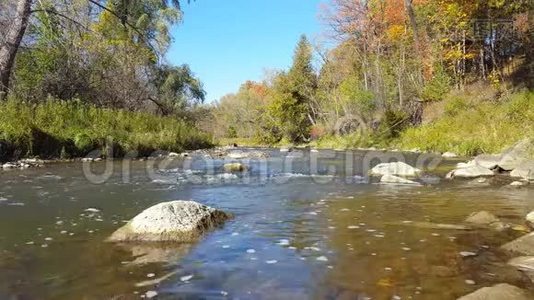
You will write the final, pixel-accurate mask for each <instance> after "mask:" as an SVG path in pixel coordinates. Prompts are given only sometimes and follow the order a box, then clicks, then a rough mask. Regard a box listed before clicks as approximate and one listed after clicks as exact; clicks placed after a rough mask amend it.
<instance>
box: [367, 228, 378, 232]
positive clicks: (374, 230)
mask: <svg viewBox="0 0 534 300" xmlns="http://www.w3.org/2000/svg"><path fill="white" fill-rule="evenodd" d="M365 231H367V232H376V229H367V230H365Z"/></svg>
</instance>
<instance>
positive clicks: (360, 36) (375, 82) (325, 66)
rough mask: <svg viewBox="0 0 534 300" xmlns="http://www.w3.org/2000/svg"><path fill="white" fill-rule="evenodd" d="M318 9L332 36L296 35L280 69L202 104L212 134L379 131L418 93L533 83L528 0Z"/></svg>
mask: <svg viewBox="0 0 534 300" xmlns="http://www.w3.org/2000/svg"><path fill="white" fill-rule="evenodd" d="M321 10H322V11H321V17H322V19H323V20H324V21H325V24H326V29H325V35H326V36H327V38H328V41H329V42H333V43H334V44H335V46H334V47H330V48H329V49H326V50H325V47H323V46H322V45H320V44H318V43H313V44H312V43H311V42H310V41H309V40H308V39H307V38H306V37H305V36H302V37H301V39H300V40H299V41H298V44H297V46H296V50H295V53H294V57H293V64H292V66H291V67H290V69H289V70H281V71H279V72H276V73H275V74H271V75H270V76H268V78H265V79H264V80H263V81H262V82H251V81H249V82H246V83H244V84H243V85H242V86H241V88H240V89H239V91H237V92H236V93H233V94H229V95H226V96H224V97H223V98H222V99H220V101H219V102H218V103H216V105H214V106H213V107H211V113H212V118H213V119H215V122H212V124H214V125H213V126H211V130H212V131H213V132H214V134H215V135H216V136H218V137H226V138H236V137H239V138H247V139H253V140H256V141H258V142H262V143H276V142H280V141H283V140H286V141H288V142H308V141H310V140H313V139H317V138H320V137H323V136H327V135H345V134H351V133H354V132H360V133H363V134H371V135H375V136H376V135H380V138H383V139H389V138H394V137H396V136H398V135H399V133H400V132H401V131H402V130H403V129H404V128H406V127H409V126H412V125H418V124H420V123H421V121H422V112H423V108H424V107H425V105H427V103H432V102H437V101H441V100H442V99H443V98H444V97H445V95H447V94H448V93H450V92H451V91H462V90H466V89H469V87H470V85H471V84H473V83H475V82H484V83H485V84H488V85H490V86H492V88H495V89H496V90H497V91H499V92H503V91H505V90H506V89H508V88H510V87H512V88H521V87H525V88H532V87H533V82H534V72H533V71H534V62H533V59H532V58H533V57H534V52H533V51H534V4H533V3H532V1H529V0H519V1H504V0H489V1H488V0H475V1H473V0H469V1H467V0H387V1H381V0H370V1H354V0H332V1H331V2H330V3H329V4H328V5H325V6H324V7H322V8H321ZM317 61H319V62H318V63H317Z"/></svg>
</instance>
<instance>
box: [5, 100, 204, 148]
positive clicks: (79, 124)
mask: <svg viewBox="0 0 534 300" xmlns="http://www.w3.org/2000/svg"><path fill="white" fill-rule="evenodd" d="M110 138H112V139H113V144H114V146H116V147H117V148H118V149H119V151H118V152H117V153H116V154H117V155H120V154H121V153H125V152H128V151H138V152H139V155H148V154H150V152H152V151H154V150H166V151H183V150H186V149H198V148H205V147H210V146H212V144H211V137H210V136H208V135H207V134H204V133H202V132H200V131H199V130H197V129H195V128H193V127H192V126H190V125H188V124H186V123H185V122H183V121H181V120H178V119H176V118H172V117H160V116H155V115H152V114H149V113H141V112H129V111H124V110H117V109H104V108H97V107H95V106H91V105H85V104H82V103H81V102H79V101H68V102H67V101H57V100H53V99H49V100H47V101H44V102H42V103H40V104H28V103H24V102H21V101H18V100H16V99H9V100H7V101H6V102H2V103H0V141H2V142H3V143H4V144H6V145H8V146H10V147H11V148H14V149H16V150H18V151H20V152H21V153H19V154H20V155H22V156H27V155H39V156H68V157H72V156H83V155H85V154H87V153H88V152H89V151H92V150H95V149H102V148H103V147H105V146H106V145H107V143H109V142H108V141H109V140H110Z"/></svg>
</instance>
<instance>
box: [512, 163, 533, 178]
mask: <svg viewBox="0 0 534 300" xmlns="http://www.w3.org/2000/svg"><path fill="white" fill-rule="evenodd" d="M510 176H512V177H518V178H523V179H525V180H528V181H534V160H528V161H524V162H523V163H522V164H521V165H520V166H518V167H517V168H515V169H514V170H513V171H512V172H511V173H510Z"/></svg>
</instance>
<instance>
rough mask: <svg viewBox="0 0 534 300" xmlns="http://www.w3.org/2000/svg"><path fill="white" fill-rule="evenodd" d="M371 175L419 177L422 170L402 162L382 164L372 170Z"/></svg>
mask: <svg viewBox="0 0 534 300" xmlns="http://www.w3.org/2000/svg"><path fill="white" fill-rule="evenodd" d="M370 173H371V175H375V176H383V175H395V176H406V177H417V176H418V175H419V174H420V173H421V170H419V169H417V168H414V167H412V166H410V165H408V164H406V163H403V162H401V161H399V162H392V163H381V164H378V165H376V166H375V167H374V168H372V169H371V172H370Z"/></svg>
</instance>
